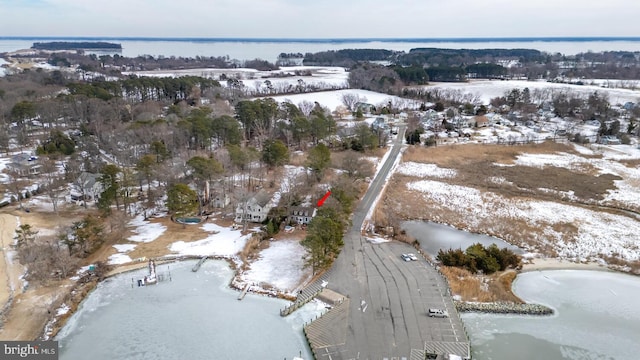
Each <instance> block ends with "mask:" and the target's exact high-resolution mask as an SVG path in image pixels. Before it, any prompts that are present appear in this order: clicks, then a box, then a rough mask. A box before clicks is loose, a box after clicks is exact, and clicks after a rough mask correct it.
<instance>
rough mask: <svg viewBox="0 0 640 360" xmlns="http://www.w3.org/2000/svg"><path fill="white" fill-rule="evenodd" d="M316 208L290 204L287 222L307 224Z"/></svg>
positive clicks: (314, 213)
mask: <svg viewBox="0 0 640 360" xmlns="http://www.w3.org/2000/svg"><path fill="white" fill-rule="evenodd" d="M317 212H318V209H316V208H314V207H309V206H291V207H289V214H288V218H287V220H288V222H289V223H292V222H295V223H298V224H300V225H302V224H305V225H309V223H310V222H311V220H312V219H313V217H314V216H316V213H317Z"/></svg>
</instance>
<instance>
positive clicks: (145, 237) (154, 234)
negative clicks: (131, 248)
mask: <svg viewBox="0 0 640 360" xmlns="http://www.w3.org/2000/svg"><path fill="white" fill-rule="evenodd" d="M129 226H132V227H134V229H132V230H131V231H132V232H134V233H136V235H132V236H129V238H128V240H130V241H134V242H143V243H146V242H151V241H154V240H155V239H157V238H159V237H160V236H161V235H162V234H163V233H164V232H165V230H167V227H166V226H164V225H162V224H158V223H152V222H151V221H149V220H145V219H144V216H143V215H142V214H140V215H138V216H136V217H135V218H134V219H133V220H131V221H130V222H129Z"/></svg>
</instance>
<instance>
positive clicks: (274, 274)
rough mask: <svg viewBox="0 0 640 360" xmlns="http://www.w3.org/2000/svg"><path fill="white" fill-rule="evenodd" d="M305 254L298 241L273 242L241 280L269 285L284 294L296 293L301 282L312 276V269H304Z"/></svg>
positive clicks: (282, 240) (283, 240)
mask: <svg viewBox="0 0 640 360" xmlns="http://www.w3.org/2000/svg"><path fill="white" fill-rule="evenodd" d="M305 254H306V250H305V248H304V247H303V246H302V245H300V242H299V241H298V240H295V239H281V240H277V241H272V242H270V243H269V248H267V249H265V250H263V251H262V252H260V257H259V259H258V260H256V261H254V262H252V263H251V265H250V267H251V269H250V270H248V271H247V272H245V273H244V274H242V276H241V278H242V280H244V281H246V282H247V283H252V284H269V285H271V286H273V287H275V288H277V289H280V290H282V291H284V292H287V293H294V292H295V290H296V288H297V287H298V286H299V285H300V284H301V282H303V280H304V279H305V278H306V277H308V276H310V275H311V269H305V268H304V256H305Z"/></svg>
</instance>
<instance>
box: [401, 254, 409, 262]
mask: <svg viewBox="0 0 640 360" xmlns="http://www.w3.org/2000/svg"><path fill="white" fill-rule="evenodd" d="M400 257H401V258H402V260H404V261H411V257H410V256H409V254H402V255H400Z"/></svg>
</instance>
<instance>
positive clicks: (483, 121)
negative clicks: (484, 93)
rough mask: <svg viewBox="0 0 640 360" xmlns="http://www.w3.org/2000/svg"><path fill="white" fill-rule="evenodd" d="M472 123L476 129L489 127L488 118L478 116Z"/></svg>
mask: <svg viewBox="0 0 640 360" xmlns="http://www.w3.org/2000/svg"><path fill="white" fill-rule="evenodd" d="M474 122H475V126H476V127H487V126H489V118H488V117H486V116H485V115H479V116H476V117H474Z"/></svg>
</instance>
